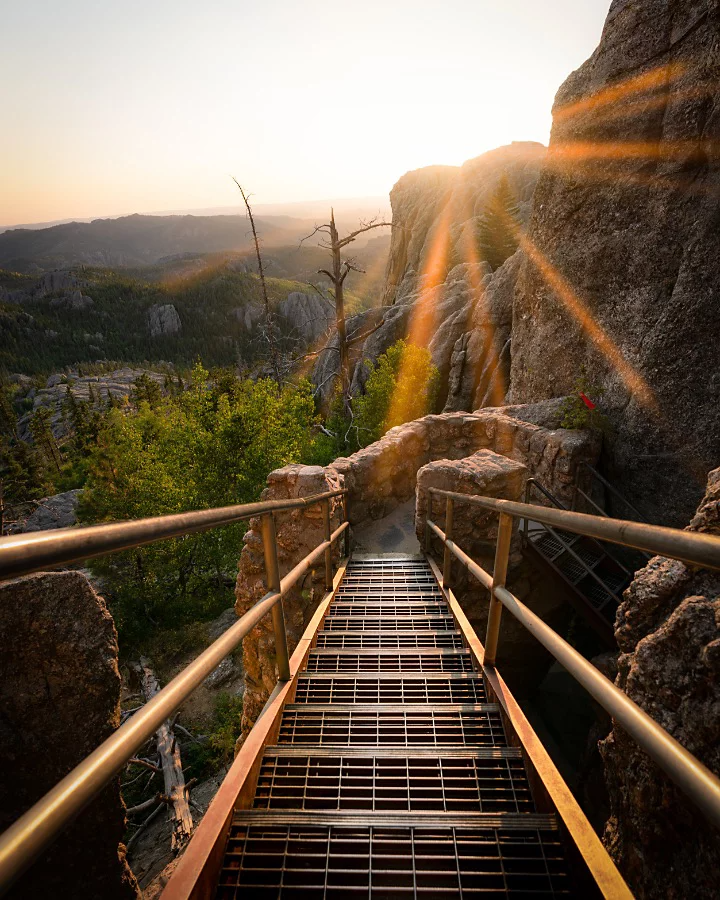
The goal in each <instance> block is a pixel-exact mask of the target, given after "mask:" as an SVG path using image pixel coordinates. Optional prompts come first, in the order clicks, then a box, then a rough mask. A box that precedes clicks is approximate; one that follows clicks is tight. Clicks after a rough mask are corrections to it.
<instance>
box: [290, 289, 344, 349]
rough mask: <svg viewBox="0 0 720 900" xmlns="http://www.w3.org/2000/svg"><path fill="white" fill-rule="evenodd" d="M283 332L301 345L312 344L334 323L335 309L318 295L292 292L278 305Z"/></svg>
mask: <svg viewBox="0 0 720 900" xmlns="http://www.w3.org/2000/svg"><path fill="white" fill-rule="evenodd" d="M278 312H279V313H280V316H281V317H282V319H283V320H284V325H285V330H286V331H287V333H288V335H289V336H290V337H292V338H296V339H297V340H299V341H300V342H301V343H302V344H303V345H305V346H308V345H309V344H314V343H315V341H317V340H318V338H320V337H322V335H324V334H325V332H326V331H327V330H328V329H329V328H330V327H331V325H332V324H333V323H334V321H335V307H334V306H333V305H332V303H330V301H329V300H326V299H325V298H324V297H320V296H319V295H318V294H303V293H301V292H300V291H293V292H292V293H291V294H288V295H287V297H286V298H285V300H283V301H281V302H280V303H279V304H278Z"/></svg>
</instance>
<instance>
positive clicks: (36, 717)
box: [0, 572, 138, 900]
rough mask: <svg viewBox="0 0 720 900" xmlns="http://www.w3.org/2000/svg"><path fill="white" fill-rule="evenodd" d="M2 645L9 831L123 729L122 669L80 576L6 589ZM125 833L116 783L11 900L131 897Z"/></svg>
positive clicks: (0, 710)
mask: <svg viewBox="0 0 720 900" xmlns="http://www.w3.org/2000/svg"><path fill="white" fill-rule="evenodd" d="M0 644H1V645H2V646H3V647H5V648H10V647H12V652H11V653H10V652H5V653H1V654H0V758H1V763H2V773H3V777H2V780H1V781H0V829H2V830H4V829H5V828H7V826H8V825H10V824H11V823H12V822H13V821H14V820H15V819H16V818H17V817H18V816H19V815H21V814H22V813H23V812H25V811H26V810H27V809H28V808H29V807H30V806H31V805H32V804H33V803H34V802H35V801H36V800H38V799H40V797H42V796H43V794H45V793H46V792H47V791H48V790H50V788H52V787H54V786H55V784H56V783H57V782H58V781H59V780H60V779H61V778H63V777H64V776H65V775H67V774H68V772H69V771H70V770H71V769H73V768H74V767H75V766H76V765H77V764H78V763H79V762H80V761H81V760H82V759H83V758H84V757H85V756H87V755H88V754H89V753H90V752H91V751H92V750H94V749H95V748H96V747H97V746H98V745H99V744H100V743H102V741H103V740H105V739H106V738H107V737H109V735H110V734H111V733H112V732H113V731H114V730H115V729H116V728H117V727H118V726H119V724H120V673H119V671H118V647H117V635H116V633H115V626H114V625H113V621H112V618H111V616H110V613H109V612H108V611H107V609H106V607H105V603H104V601H103V600H102V598H101V597H99V596H98V595H97V594H96V593H95V592H94V591H93V589H92V588H91V587H90V584H89V583H88V581H87V579H86V578H85V576H84V575H82V574H81V573H80V572H53V573H40V574H37V575H30V576H28V577H26V578H21V579H18V580H16V581H11V582H6V583H4V584H2V585H0ZM124 829H125V808H124V805H123V802H122V799H121V797H120V787H119V782H118V780H117V779H115V780H114V781H113V782H112V783H111V784H110V785H108V787H106V788H105V789H104V790H103V791H102V792H101V793H100V794H99V795H98V797H97V798H96V799H95V800H94V801H93V802H92V803H91V804H90V805H89V806H88V807H87V808H86V809H85V810H84V811H83V812H82V813H81V814H80V815H79V816H78V817H77V819H76V820H75V821H74V822H72V823H71V824H70V825H69V826H67V827H66V828H65V829H64V831H63V833H62V835H61V837H60V839H59V840H58V841H57V842H56V843H55V844H53V845H52V846H51V847H50V848H49V849H48V850H47V851H46V852H45V853H44V854H43V855H42V856H41V857H40V859H39V860H38V861H37V862H36V863H35V865H34V866H33V867H32V868H31V869H30V870H29V871H28V872H27V873H26V874H25V875H24V876H23V877H22V878H21V879H20V881H19V882H18V883H17V885H16V886H15V888H14V889H13V890H11V892H10V894H9V895H8V896H9V897H12V898H18V900H19V898H27V900H35V898H37V897H61V896H62V897H73V898H78V900H81V898H87V900H95V898H97V897H103V898H108V900H134V898H136V897H137V896H138V891H137V884H136V882H135V878H134V877H133V875H132V873H131V871H130V869H129V868H128V866H127V864H126V862H125V848H124V846H123V845H122V844H121V841H122V837H123V832H124Z"/></svg>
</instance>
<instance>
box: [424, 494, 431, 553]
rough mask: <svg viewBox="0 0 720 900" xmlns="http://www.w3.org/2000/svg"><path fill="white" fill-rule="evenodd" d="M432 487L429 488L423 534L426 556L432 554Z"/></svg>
mask: <svg viewBox="0 0 720 900" xmlns="http://www.w3.org/2000/svg"><path fill="white" fill-rule="evenodd" d="M432 495H433V492H432V488H428V499H427V509H426V510H425V533H424V535H423V550H424V551H425V555H426V556H430V526H429V525H428V522H429V521H430V519H431V518H432Z"/></svg>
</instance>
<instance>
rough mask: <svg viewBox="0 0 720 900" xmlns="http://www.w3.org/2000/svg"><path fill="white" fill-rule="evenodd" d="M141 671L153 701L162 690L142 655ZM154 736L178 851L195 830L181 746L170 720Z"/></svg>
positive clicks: (141, 676)
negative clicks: (181, 758) (181, 759)
mask: <svg viewBox="0 0 720 900" xmlns="http://www.w3.org/2000/svg"><path fill="white" fill-rule="evenodd" d="M138 672H139V675H140V680H141V682H142V690H143V693H144V694H145V699H146V701H150V700H152V698H153V697H154V696H155V694H157V693H158V692H159V690H160V685H159V683H158V680H157V678H156V677H155V673H154V672H153V670H152V669H151V668H150V661H149V660H147V659H145V658H144V657H141V659H140V665H139V666H138ZM155 739H156V741H157V749H158V754H159V756H160V762H161V764H162V771H163V778H164V780H165V796H164V798H163V799H164V800H165V802H166V803H167V804H168V809H169V810H170V821H171V822H172V843H171V847H172V849H173V851H174V852H175V853H177V852H178V851H179V850H181V849H182V847H183V846H184V845H185V844H186V843H187V841H188V840H189V839H190V835H191V834H192V830H193V820H192V814H191V812H190V803H189V797H188V790H187V786H186V785H185V776H184V775H183V771H182V763H181V761H180V748H179V747H178V745H177V741H176V740H175V735H174V734H173V731H172V728H171V726H170V723H169V722H167V721H165V722H163V723H162V725H161V726H160V727H159V728H158V730H157V731H156V732H155Z"/></svg>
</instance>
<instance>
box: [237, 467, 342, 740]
mask: <svg viewBox="0 0 720 900" xmlns="http://www.w3.org/2000/svg"><path fill="white" fill-rule="evenodd" d="M342 486H343V481H342V478H341V477H339V476H338V474H337V473H335V472H332V471H330V470H327V469H323V468H322V467H321V466H300V465H292V466H285V467H284V468H282V469H276V470H275V471H274V472H271V473H270V475H269V476H268V486H267V488H266V489H265V490H264V491H263V493H262V496H261V498H260V499H261V500H288V499H296V498H298V497H309V496H311V495H313V494H322V493H325V492H326V491H337V490H340V489H341V488H342ZM330 503H331V507H330V522H331V528H332V530H333V531H334V530H335V529H336V528H338V526H339V525H340V522H341V520H342V502H341V498H334V499H332V500H331V501H330ZM275 528H276V533H277V542H278V565H279V567H280V577H281V578H283V577H284V576H285V575H287V573H288V572H289V571H290V570H291V569H292V568H293V567H294V566H295V565H296V564H297V563H299V562H300V560H301V559H303V558H304V557H305V556H307V554H308V553H310V552H311V551H312V550H314V549H315V548H316V547H317V546H318V544H321V543H322V542H323V540H324V539H325V531H324V524H323V510H322V506H321V505H320V504H317V505H314V506H311V507H308V508H307V509H294V510H290V511H289V512H283V513H276V514H275ZM243 542H244V546H243V549H242V553H241V555H240V564H239V571H238V578H237V585H236V589H235V596H236V598H237V599H236V604H235V610H236V612H237V614H238V616H242V615H244V614H245V613H246V612H247V610H248V609H249V608H250V607H251V606H252V605H253V604H255V603H257V601H258V600H260V599H261V598H262V597H263V596H264V595H265V594H266V593H267V590H268V588H267V583H266V580H265V558H264V555H263V546H262V532H261V522H260V519H251V520H250V528H249V529H248V531H247V532H246V534H245V537H244V538H243ZM339 556H340V549H339V544H338V543H337V542H336V544H335V546H334V550H333V557H334V560H335V561H337V559H339ZM324 579H325V563H324V559H320V560H319V561H318V562H317V564H316V567H315V568H314V569H312V570H311V571H310V572H309V573H308V574H307V575H306V576H305V578H304V579H303V580H302V581H301V582H300V583H299V584H298V585H297V587H296V588H295V589H294V590H293V591H291V592H290V593H289V594H287V595H286V596H285V598H284V600H283V605H284V612H285V627H286V631H287V639H288V648H289V651H290V653H291V654H292V652H293V650H294V649H295V646H296V645H297V643H298V641H299V640H300V638H301V637H302V635H303V632H304V631H305V628H306V627H307V624H308V622H309V621H310V619H311V618H312V615H313V613H314V612H315V610H316V609H317V606H318V603H319V602H320V600H321V599H322V598H323V596H324V594H325V584H324ZM243 669H244V671H245V693H244V695H243V717H242V733H241V736H240V738H239V744H240V743H242V741H243V740H244V739H245V738H246V737H247V735H248V733H249V732H250V729H251V728H252V726H253V724H254V723H255V719H256V718H257V716H258V714H259V713H260V711H261V710H262V708H263V706H264V705H265V701H266V700H267V698H268V697H269V695H270V693H271V692H272V690H273V688H274V687H275V685H276V683H277V670H276V666H275V637H274V633H273V628H272V620H271V617H270V616H269V615H268V616H266V617H265V618H264V619H263V620H262V621H261V622H260V623H259V624H258V625H257V627H256V628H254V629H253V631H252V632H250V634H249V635H248V636H247V637H246V638H245V640H244V641H243Z"/></svg>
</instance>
